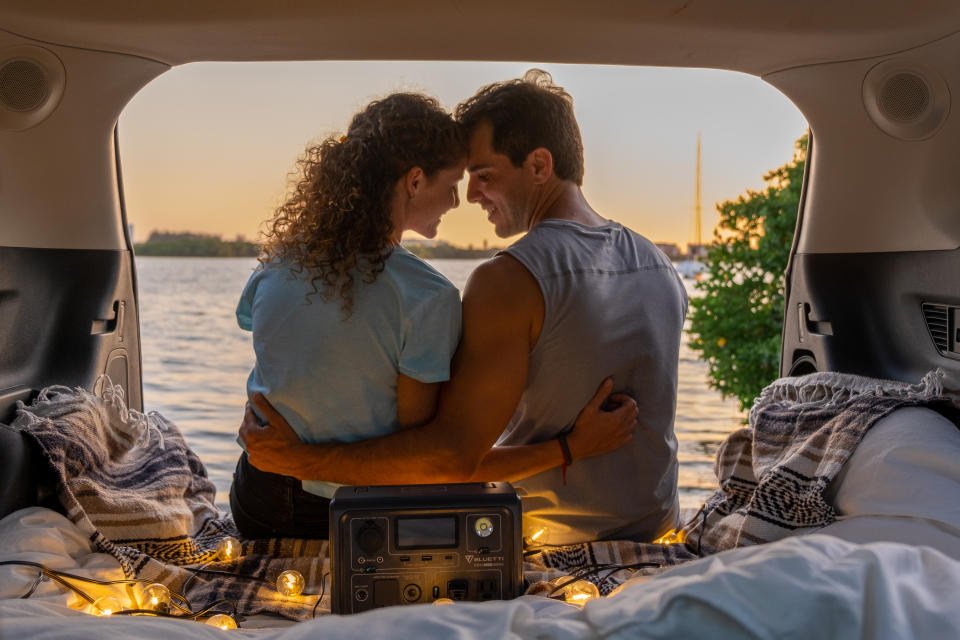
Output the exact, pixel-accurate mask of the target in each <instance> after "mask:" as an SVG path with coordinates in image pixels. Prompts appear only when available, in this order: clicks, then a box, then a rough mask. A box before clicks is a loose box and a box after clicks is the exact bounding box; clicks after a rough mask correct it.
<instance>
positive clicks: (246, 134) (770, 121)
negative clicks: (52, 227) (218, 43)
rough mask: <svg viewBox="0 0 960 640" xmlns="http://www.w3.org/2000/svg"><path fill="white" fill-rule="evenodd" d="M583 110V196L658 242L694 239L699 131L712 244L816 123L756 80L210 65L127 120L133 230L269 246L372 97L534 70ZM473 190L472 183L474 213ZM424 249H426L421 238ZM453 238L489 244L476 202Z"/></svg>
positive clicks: (657, 71) (448, 227)
mask: <svg viewBox="0 0 960 640" xmlns="http://www.w3.org/2000/svg"><path fill="white" fill-rule="evenodd" d="M532 66H538V67H541V68H543V69H546V70H548V71H550V72H551V73H552V74H553V77H554V80H555V82H557V84H560V85H562V86H564V87H565V88H566V89H567V90H568V91H569V92H570V94H571V95H572V96H573V99H574V108H575V110H576V114H577V118H578V120H579V122H580V127H581V131H582V134H583V140H584V148H585V153H586V157H585V162H586V176H585V179H584V193H585V195H586V197H587V200H588V201H589V202H590V204H591V205H592V206H593V207H594V209H596V210H597V211H598V212H599V213H600V214H601V215H603V216H605V217H608V218H614V219H616V220H619V221H620V222H623V223H625V224H626V225H628V226H630V227H632V228H633V229H635V230H636V231H638V232H640V233H642V234H643V235H646V236H647V237H649V238H650V239H651V240H654V241H657V242H676V243H679V244H686V243H687V242H691V241H693V208H694V186H695V166H696V142H697V133H698V132H702V135H703V168H702V171H703V229H704V240H705V241H706V240H709V238H710V232H711V230H712V229H713V227H714V225H715V224H716V221H717V214H716V211H715V208H714V205H715V204H716V203H717V202H721V201H724V200H728V199H732V198H736V197H737V196H738V195H739V194H741V193H743V192H744V191H745V190H747V189H759V188H761V187H762V186H763V180H762V176H763V174H764V173H766V172H767V171H768V170H770V169H773V168H774V167H777V166H779V165H781V164H783V163H784V162H786V161H787V160H789V159H790V157H791V154H792V152H793V142H794V140H796V139H797V138H798V137H799V136H800V135H801V134H802V133H803V132H804V130H805V129H806V121H805V120H804V118H803V116H802V115H801V114H800V112H799V111H798V110H797V109H796V107H795V106H794V105H793V104H792V103H791V102H790V101H789V100H788V99H787V98H786V97H785V96H783V95H782V94H781V93H780V92H779V91H777V90H776V89H774V88H773V87H771V86H769V85H767V84H766V83H765V82H763V81H762V80H760V79H758V78H755V77H752V76H747V75H743V74H738V73H733V72H727V71H713V70H702V69H663V68H633V67H614V66H582V65H556V64H536V63H463V62H429V63H427V62H310V63H304V62H296V63H197V64H191V65H187V66H184V67H178V68H174V69H172V70H170V71H169V72H167V73H166V74H164V75H162V76H160V77H159V78H157V79H156V80H154V81H153V82H152V83H151V84H150V85H148V86H147V87H146V88H145V89H143V90H142V91H141V92H140V93H139V94H138V95H137V96H136V97H135V98H134V99H133V100H132V101H131V103H130V104H129V105H128V106H127V108H126V110H125V111H124V113H123V115H122V116H121V118H120V147H121V161H122V163H123V180H124V191H125V196H126V203H127V217H128V221H129V222H130V223H131V224H133V225H134V229H135V240H136V241H138V242H140V241H143V240H146V238H147V236H148V235H149V234H150V231H152V230H154V229H161V230H167V231H194V232H202V233H214V234H220V235H223V236H224V238H226V239H233V238H234V237H235V236H237V235H243V236H245V237H246V238H248V239H255V238H256V237H257V234H258V230H259V228H260V223H261V222H263V221H264V220H265V219H267V218H268V217H270V216H271V214H272V211H273V209H274V207H276V205H277V204H278V203H279V202H280V201H281V200H282V198H283V195H284V193H285V190H286V187H287V176H288V174H289V172H290V171H291V170H292V169H293V168H294V163H295V161H296V159H297V157H298V156H299V155H300V154H301V153H302V151H303V149H304V147H305V145H306V144H307V143H308V142H310V141H318V140H320V139H322V138H323V137H324V136H326V135H328V134H331V133H336V134H339V133H340V132H343V131H344V130H345V128H346V126H347V124H348V122H349V119H350V117H351V115H352V114H353V113H354V112H355V111H357V110H358V109H360V108H361V107H363V106H364V105H365V104H366V103H367V102H368V101H369V100H371V99H373V98H376V97H379V96H382V95H384V94H386V93H389V92H391V91H395V90H419V91H424V92H427V93H430V94H432V95H435V96H436V97H437V98H438V99H439V100H440V102H441V103H442V104H444V105H445V106H446V107H448V108H453V107H454V106H455V105H456V104H457V102H459V101H460V100H462V99H464V98H466V97H468V96H470V95H471V94H472V93H473V92H474V91H475V90H476V89H477V88H479V87H480V86H482V85H484V84H487V83H490V82H495V81H497V80H503V79H507V78H513V77H517V76H519V75H522V73H523V72H524V71H525V70H526V69H528V68H530V67H532ZM465 191H466V181H464V182H462V183H461V185H460V193H461V200H463V197H462V196H463V194H464V192H465ZM414 237H415V236H414ZM438 237H439V238H440V239H444V240H447V241H449V242H452V243H454V244H459V245H467V244H469V243H473V244H475V245H480V244H481V243H482V242H483V240H484V239H486V240H488V241H489V242H490V244H491V245H494V246H503V245H504V244H506V243H507V242H506V241H503V240H501V239H498V238H497V237H496V236H495V235H494V234H493V227H492V226H491V225H490V224H489V223H488V222H487V221H486V218H485V216H484V214H483V212H482V211H481V210H480V208H479V207H478V206H476V205H472V204H468V203H466V202H465V201H464V203H463V204H461V206H460V208H459V209H456V210H455V211H453V212H451V213H450V214H449V215H448V216H446V217H444V220H443V223H442V224H441V226H440V232H439V236H438Z"/></svg>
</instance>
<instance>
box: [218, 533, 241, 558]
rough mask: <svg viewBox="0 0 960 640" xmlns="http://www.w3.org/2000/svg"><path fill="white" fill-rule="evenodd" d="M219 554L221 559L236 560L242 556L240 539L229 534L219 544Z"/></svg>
mask: <svg viewBox="0 0 960 640" xmlns="http://www.w3.org/2000/svg"><path fill="white" fill-rule="evenodd" d="M217 555H218V556H220V559H221V560H235V559H236V558H238V557H239V556H240V541H239V540H237V539H236V538H234V537H233V536H227V537H226V538H223V539H222V540H220V542H219V543H218V544H217Z"/></svg>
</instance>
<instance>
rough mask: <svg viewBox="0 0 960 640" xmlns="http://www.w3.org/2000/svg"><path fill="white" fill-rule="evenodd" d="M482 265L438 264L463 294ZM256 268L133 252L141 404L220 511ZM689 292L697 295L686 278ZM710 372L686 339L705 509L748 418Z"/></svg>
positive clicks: (693, 463) (247, 352) (697, 481)
mask: <svg viewBox="0 0 960 640" xmlns="http://www.w3.org/2000/svg"><path fill="white" fill-rule="evenodd" d="M479 263H480V261H479V260H434V261H432V264H433V265H434V266H435V267H436V268H437V269H438V270H440V272H442V273H443V274H444V275H445V276H447V278H449V279H450V281H451V282H453V283H454V284H455V285H456V286H457V287H458V288H460V289H461V291H462V290H463V285H464V283H465V282H466V280H467V277H468V276H469V275H470V273H471V272H472V271H473V269H474V267H476V266H477V265H478V264H479ZM255 265H256V260H254V259H253V258H151V257H139V258H137V277H138V282H139V290H140V331H141V342H142V348H143V396H144V398H143V401H144V407H145V408H146V409H147V410H148V411H150V410H156V411H159V412H160V413H162V414H163V415H165V416H166V417H167V418H169V419H170V420H172V421H173V422H175V423H176V424H177V425H178V426H179V427H180V429H181V430H182V431H183V433H184V435H185V437H186V439H187V442H188V443H189V444H190V446H191V447H193V449H194V450H195V451H196V452H197V453H198V454H199V456H200V458H201V460H203V462H204V464H206V466H207V470H208V471H209V473H210V477H211V479H212V480H213V482H214V483H215V484H216V486H217V502H218V504H220V506H221V507H226V506H227V500H228V492H229V490H230V480H231V477H232V474H233V468H234V465H235V464H236V461H237V457H238V456H239V454H240V447H239V446H238V445H237V443H236V434H237V429H238V427H239V426H240V420H241V418H242V416H243V406H244V403H245V401H246V391H245V389H246V380H247V376H248V375H249V373H250V369H251V367H252V366H253V360H254V356H253V346H252V344H251V339H250V334H249V333H247V332H245V331H241V330H240V328H239V327H238V326H237V321H236V317H235V316H234V310H235V308H236V304H237V300H238V299H239V297H240V292H241V291H242V290H243V286H244V284H246V282H247V278H249V277H250V273H251V271H252V270H253V268H254V266H255ZM687 290H688V292H690V293H691V295H692V294H693V291H692V286H691V285H690V283H689V282H687ZM706 375H707V366H706V364H705V363H704V362H702V361H701V360H700V359H699V358H698V357H697V355H696V354H695V353H694V352H693V351H691V350H690V349H689V348H687V346H686V341H684V344H683V346H682V347H681V350H680V378H679V390H678V394H677V417H676V423H675V429H676V433H677V440H678V441H679V453H678V456H679V461H680V506H681V507H696V506H699V504H700V503H701V502H702V501H703V499H704V498H705V497H706V496H707V495H709V494H710V493H711V492H712V490H713V488H714V487H715V486H716V479H715V477H714V474H713V461H714V456H715V455H716V451H717V447H718V446H719V445H720V443H721V442H722V441H723V439H724V438H725V437H726V436H727V434H729V433H730V432H731V431H732V430H734V429H736V428H737V427H738V426H740V423H741V421H742V419H743V418H742V415H741V414H740V412H739V411H738V410H737V406H736V403H735V401H734V400H732V399H730V400H723V399H721V398H720V394H719V393H718V392H716V391H714V390H712V389H710V388H708V387H707V384H706Z"/></svg>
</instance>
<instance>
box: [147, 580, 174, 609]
mask: <svg viewBox="0 0 960 640" xmlns="http://www.w3.org/2000/svg"><path fill="white" fill-rule="evenodd" d="M143 608H144V609H149V610H150V611H158V612H160V613H166V612H168V611H169V610H170V590H169V589H167V587H166V585H163V584H160V583H159V582H154V583H153V584H151V585H148V586H147V587H145V588H144V589H143Z"/></svg>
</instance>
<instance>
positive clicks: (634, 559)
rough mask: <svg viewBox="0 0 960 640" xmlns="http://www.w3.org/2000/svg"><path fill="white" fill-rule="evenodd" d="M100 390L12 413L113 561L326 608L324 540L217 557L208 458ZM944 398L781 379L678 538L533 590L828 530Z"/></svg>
mask: <svg viewBox="0 0 960 640" xmlns="http://www.w3.org/2000/svg"><path fill="white" fill-rule="evenodd" d="M102 389H103V391H102V392H101V393H100V394H99V395H97V394H92V393H90V392H88V391H85V390H82V389H69V388H66V387H50V388H47V389H45V390H43V391H42V392H41V393H40V395H39V397H38V398H37V400H36V401H35V402H34V403H33V404H32V405H31V406H29V407H27V406H24V405H23V404H22V403H19V404H18V411H19V414H18V417H17V420H16V421H15V422H14V426H15V427H17V428H20V429H21V430H23V431H25V432H26V433H28V434H29V435H30V436H32V437H33V438H34V439H35V440H36V441H37V442H38V443H39V445H40V447H41V449H42V450H43V452H44V454H45V456H46V459H47V460H48V462H49V464H50V466H51V467H52V469H53V470H54V472H55V473H56V475H57V477H58V480H59V482H58V493H59V498H60V500H61V502H62V504H63V506H64V508H65V509H66V512H67V515H68V517H69V518H70V519H71V521H73V522H74V523H75V524H76V525H77V526H78V527H80V528H81V529H82V530H83V531H85V532H86V533H87V534H88V535H89V537H90V540H91V543H92V544H93V546H94V548H95V549H96V550H98V551H101V552H105V553H109V554H111V555H112V556H114V557H115V558H117V560H118V561H119V562H120V565H121V567H122V568H123V571H124V573H125V574H126V575H127V576H128V577H131V578H134V577H135V578H140V579H144V580H149V581H156V582H162V583H164V584H166V585H167V586H169V587H171V588H172V589H174V590H176V591H179V592H181V593H183V594H184V595H185V596H186V597H187V598H188V599H189V600H190V602H191V604H192V605H193V608H194V610H200V609H202V608H204V607H206V606H208V605H210V604H212V603H214V602H217V601H219V600H223V599H225V600H228V601H230V602H232V603H234V604H235V605H236V607H237V613H238V614H240V616H246V615H253V614H257V613H275V614H279V615H283V616H285V617H288V618H292V619H295V620H304V619H308V618H310V617H312V616H314V615H317V614H319V613H326V612H329V594H328V592H327V589H328V587H329V560H328V548H327V543H326V541H320V540H294V539H270V540H255V541H241V542H242V543H241V554H240V558H239V559H238V560H234V561H231V562H224V561H220V560H219V559H218V554H217V545H218V543H219V542H220V540H222V539H223V538H224V537H225V536H233V537H237V538H240V534H239V532H238V531H237V529H236V526H235V525H234V523H233V520H232V518H231V517H230V516H229V515H228V514H224V513H222V512H220V511H219V510H218V509H217V508H216V506H215V505H214V496H215V489H214V486H213V483H212V482H211V481H210V480H209V479H208V478H207V474H206V470H205V469H204V467H203V464H202V463H201V461H200V460H199V458H198V457H197V456H196V454H195V453H194V452H193V451H192V450H191V449H190V448H189V447H188V446H187V445H186V443H185V442H184V439H183V436H182V434H181V433H180V431H179V430H178V429H177V427H176V426H175V425H174V424H172V423H171V422H169V421H168V420H166V419H165V418H164V417H163V416H161V415H160V414H158V413H155V412H154V413H150V414H147V415H144V414H141V413H139V412H136V411H132V410H128V409H127V407H126V405H125V403H124V401H123V395H122V390H121V389H120V387H116V386H112V385H111V384H109V381H105V382H104V384H103V385H102ZM941 394H942V375H941V374H940V373H939V372H931V373H930V374H928V375H927V376H926V377H925V378H924V380H923V381H922V382H921V383H920V384H919V385H913V386H911V385H906V384H903V383H895V382H885V381H877V380H872V379H865V378H857V377H855V376H845V375H840V374H831V373H819V374H813V375H811V376H806V377H803V378H785V379H782V380H779V381H777V382H775V383H774V384H772V385H770V387H768V388H767V389H765V390H764V392H763V394H762V395H761V397H760V398H758V401H757V403H756V405H755V406H754V408H753V410H752V411H751V414H750V426H749V427H747V428H744V429H740V430H738V431H736V432H734V433H733V434H731V436H730V437H729V438H728V439H727V441H726V442H725V443H724V444H723V445H722V446H721V448H720V451H719V453H718V456H717V465H716V471H717V477H718V480H719V485H720V488H719V490H718V491H717V492H716V493H715V494H714V495H713V496H711V497H710V499H708V500H707V502H706V504H705V505H704V506H703V508H701V510H700V511H699V512H698V514H697V516H696V517H694V518H692V519H691V520H690V522H688V523H687V524H686V525H685V526H684V527H683V528H682V529H681V530H680V531H679V533H678V535H677V536H676V538H675V539H676V540H677V542H676V543H674V544H653V543H641V542H634V541H601V542H591V543H583V544H578V545H568V546H563V547H544V548H537V549H529V550H528V553H527V554H526V557H525V562H524V576H525V578H526V580H527V582H528V583H529V584H530V585H531V586H530V590H529V592H530V593H536V592H540V593H544V592H549V591H551V590H552V588H551V587H547V586H546V585H547V581H549V580H550V579H553V578H557V577H560V576H564V575H574V576H577V577H580V576H583V577H584V578H585V579H588V580H591V581H592V582H594V583H595V584H597V585H598V587H599V589H600V592H601V593H604V594H606V593H609V592H610V591H611V590H612V589H614V588H615V587H616V586H618V585H619V584H621V583H623V582H625V581H626V580H628V579H630V578H633V577H635V576H636V575H638V572H639V574H650V573H657V572H659V571H662V570H663V569H665V568H667V567H669V566H671V565H675V564H679V563H682V562H686V561H689V560H691V559H694V558H696V557H698V556H700V555H705V554H710V553H715V552H717V551H721V550H724V549H730V548H733V547H737V546H744V545H751V544H759V543H762V542H770V541H773V540H777V539H780V538H783V537H786V536H790V535H796V534H798V533H804V532H809V531H813V530H815V529H817V528H820V527H822V526H825V525H827V524H829V523H830V522H832V521H833V519H834V514H833V510H832V508H831V507H830V505H829V503H828V502H827V500H826V499H825V498H824V492H825V490H826V488H827V486H828V485H829V484H830V482H831V480H832V479H833V478H834V477H835V476H836V474H837V473H838V472H839V470H840V468H841V467H842V465H843V463H844V462H845V461H846V460H847V459H848V458H849V456H850V455H851V454H852V452H853V450H854V449H855V447H856V446H857V444H858V443H859V442H860V440H861V438H862V437H863V434H864V433H865V432H866V431H867V430H868V429H869V428H870V426H872V424H873V423H874V422H876V421H877V420H878V419H880V418H881V417H883V416H885V415H887V414H888V413H890V412H891V411H893V410H895V409H896V408H899V407H902V406H908V405H917V404H926V405H929V406H933V407H939V406H946V404H947V403H946V401H945V400H943V399H942V398H941ZM684 540H685V543H684ZM645 565H656V566H654V567H648V566H645ZM624 567H630V569H624ZM640 567H643V568H640ZM286 569H297V570H299V571H300V572H301V573H302V574H303V576H304V578H305V580H306V588H305V591H304V593H305V594H307V595H303V596H300V597H296V598H287V597H283V596H281V595H280V594H279V593H278V592H277V590H276V589H275V587H274V581H275V580H276V578H277V576H278V575H279V574H280V573H281V572H282V571H284V570H286Z"/></svg>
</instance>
